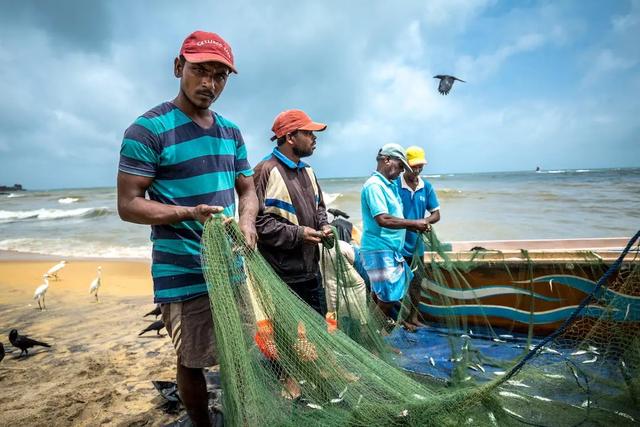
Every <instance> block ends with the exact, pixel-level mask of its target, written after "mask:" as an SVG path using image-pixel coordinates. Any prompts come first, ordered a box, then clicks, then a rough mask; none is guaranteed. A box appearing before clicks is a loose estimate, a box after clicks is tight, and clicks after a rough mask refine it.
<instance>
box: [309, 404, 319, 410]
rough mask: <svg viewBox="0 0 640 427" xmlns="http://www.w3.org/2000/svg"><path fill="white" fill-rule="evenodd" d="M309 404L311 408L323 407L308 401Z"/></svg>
mask: <svg viewBox="0 0 640 427" xmlns="http://www.w3.org/2000/svg"><path fill="white" fill-rule="evenodd" d="M307 406H308V407H309V408H311V409H322V406H320V405H316V404H315V403H307Z"/></svg>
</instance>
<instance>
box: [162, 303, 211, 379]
mask: <svg viewBox="0 0 640 427" xmlns="http://www.w3.org/2000/svg"><path fill="white" fill-rule="evenodd" d="M160 308H161V310H162V320H163V321H164V324H165V327H166V329H167V332H168V333H169V336H170V337H171V341H173V346H174V348H175V349H176V354H177V355H178V363H179V364H181V365H182V366H185V367H187V368H205V367H209V366H214V365H217V363H218V361H217V353H216V341H215V335H214V332H213V319H212V317H211V308H210V306H209V296H208V295H203V296H201V297H197V298H194V299H191V300H188V301H183V302H172V303H166V304H160Z"/></svg>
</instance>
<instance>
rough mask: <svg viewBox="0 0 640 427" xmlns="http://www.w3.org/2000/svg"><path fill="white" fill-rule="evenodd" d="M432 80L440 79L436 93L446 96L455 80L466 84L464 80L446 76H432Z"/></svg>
mask: <svg viewBox="0 0 640 427" xmlns="http://www.w3.org/2000/svg"><path fill="white" fill-rule="evenodd" d="M433 78H434V79H440V84H439V85H438V92H440V94H441V95H447V94H448V93H449V91H450V90H451V87H452V86H453V82H455V81H456V80H457V81H459V82H462V83H466V82H465V81H464V80H460V79H459V78H457V77H453V76H447V75H446V74H438V75H437V76H433Z"/></svg>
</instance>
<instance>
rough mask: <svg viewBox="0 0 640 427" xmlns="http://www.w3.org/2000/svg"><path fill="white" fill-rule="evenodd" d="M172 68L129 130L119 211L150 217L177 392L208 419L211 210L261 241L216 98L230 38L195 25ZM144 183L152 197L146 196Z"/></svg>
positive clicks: (235, 143) (239, 151)
mask: <svg viewBox="0 0 640 427" xmlns="http://www.w3.org/2000/svg"><path fill="white" fill-rule="evenodd" d="M173 72H174V75H175V77H177V78H179V79H180V90H179V92H178V95H177V97H176V98H175V99H174V100H173V101H169V102H164V103H162V104H160V105H158V106H157V107H154V108H153V109H151V110H149V111H148V112H146V113H145V114H143V115H142V116H140V117H139V118H138V119H136V121H135V122H134V123H133V124H132V125H131V126H130V127H129V128H128V129H127V130H126V131H125V135H124V140H123V142H122V148H121V150H120V166H119V172H118V213H119V214H120V217H121V218H122V219H123V220H125V221H129V222H134V223H138V224H150V225H151V240H152V241H153V256H152V265H151V273H152V276H153V290H154V301H155V302H156V303H160V304H161V311H162V320H163V321H164V323H165V325H166V329H167V331H168V333H169V335H170V336H171V339H172V341H173V344H174V347H175V349H176V353H177V383H178V390H179V393H180V398H181V400H182V402H183V403H184V405H185V408H186V410H187V413H188V414H189V417H190V418H191V420H192V421H193V424H194V425H197V426H209V425H210V420H209V411H208V396H207V384H206V381H205V377H204V373H203V368H204V367H208V366H213V365H215V364H217V358H216V348H215V342H214V334H213V322H212V318H211V317H212V316H211V309H210V305H209V297H208V295H207V285H206V283H205V279H204V277H203V274H202V265H201V260H200V246H201V237H202V231H203V225H202V224H203V223H204V222H205V221H206V220H207V218H209V217H210V216H211V215H212V214H216V213H223V214H224V215H226V216H228V217H231V218H233V217H234V214H235V210H236V206H235V201H234V188H235V191H236V192H237V193H238V206H239V209H238V210H239V226H240V230H241V231H242V234H243V235H244V237H245V239H246V241H247V244H248V245H249V246H255V242H256V238H257V236H256V231H255V216H256V213H257V211H258V201H257V199H256V195H255V188H254V184H253V177H252V175H253V171H252V170H251V166H250V165H249V162H248V161H247V150H246V148H245V145H244V141H243V139H242V135H241V133H240V130H239V129H238V127H237V126H236V125H235V124H234V123H232V122H231V121H229V120H227V119H225V118H224V117H222V116H221V115H220V114H218V113H217V112H214V111H211V110H210V109H209V107H210V106H211V104H213V103H214V102H215V101H216V100H217V99H218V97H219V96H220V94H221V93H222V91H223V90H224V88H225V85H226V83H227V79H228V78H229V75H230V74H231V73H236V68H235V65H234V58H233V53H232V51H231V46H229V44H228V43H227V42H226V41H225V40H223V39H222V38H221V37H220V36H218V35H217V34H214V33H209V32H204V31H195V32H194V33H192V34H190V35H189V36H188V37H187V38H186V39H185V40H184V42H183V44H182V48H181V49H180V53H179V55H178V56H177V57H176V58H175V60H174V67H173ZM145 193H147V194H148V195H149V199H145Z"/></svg>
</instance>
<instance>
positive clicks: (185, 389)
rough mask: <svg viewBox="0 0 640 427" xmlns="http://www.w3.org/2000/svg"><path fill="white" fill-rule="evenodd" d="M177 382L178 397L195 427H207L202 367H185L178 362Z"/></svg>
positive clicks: (207, 399) (204, 383)
mask: <svg viewBox="0 0 640 427" xmlns="http://www.w3.org/2000/svg"><path fill="white" fill-rule="evenodd" d="M177 371H178V372H177V382H178V392H179V393H180V399H181V400H182V403H184V406H185V409H186V410H187V413H188V414H189V418H191V421H192V422H193V424H194V425H195V426H196V427H201V426H203V427H208V426H210V425H211V423H210V421H209V398H208V396H207V381H206V380H205V377H204V371H203V370H202V368H187V367H186V366H182V365H181V364H180V362H178V368H177Z"/></svg>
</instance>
